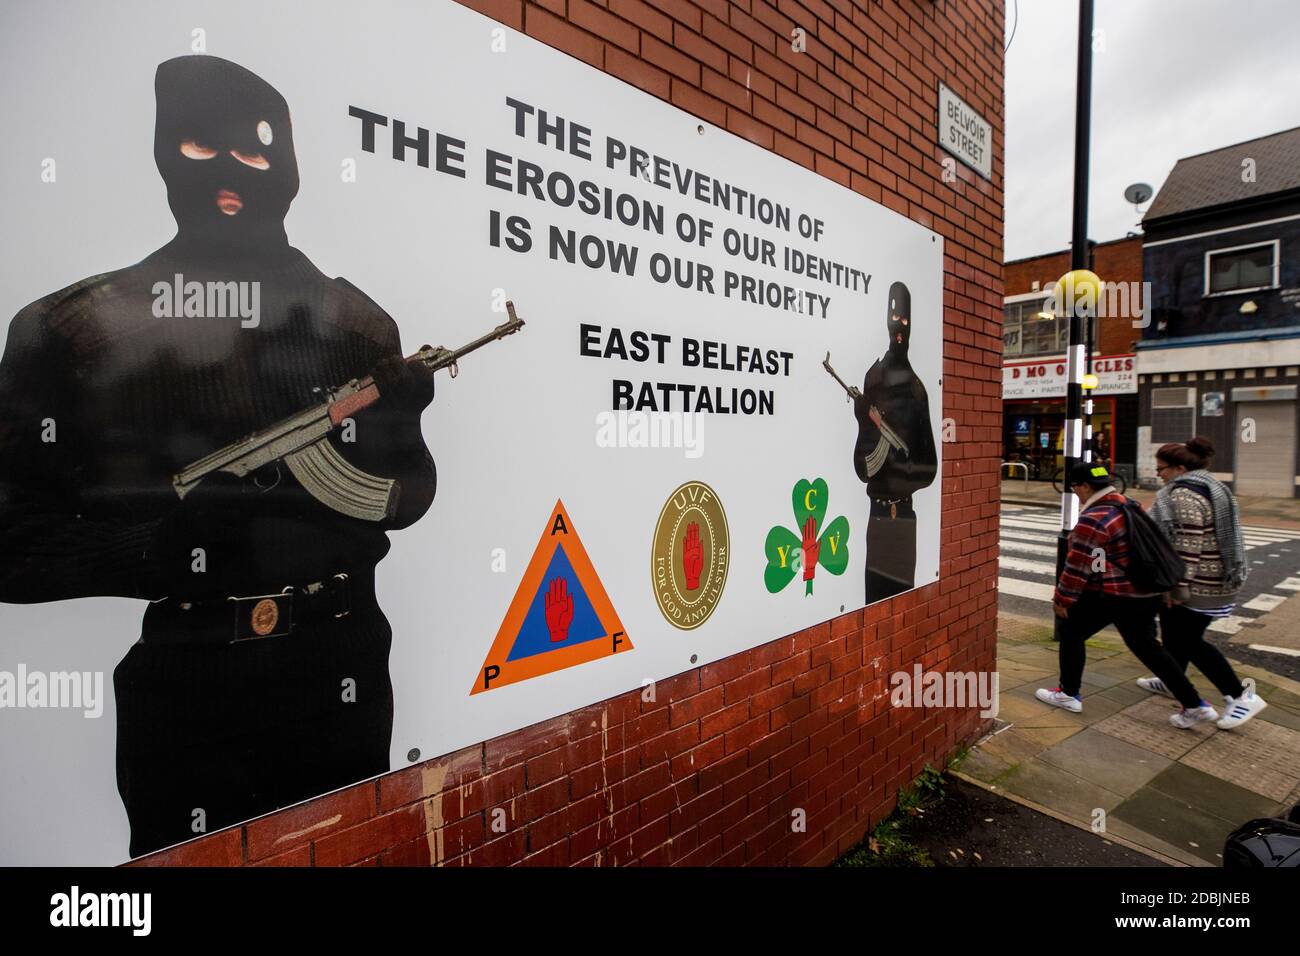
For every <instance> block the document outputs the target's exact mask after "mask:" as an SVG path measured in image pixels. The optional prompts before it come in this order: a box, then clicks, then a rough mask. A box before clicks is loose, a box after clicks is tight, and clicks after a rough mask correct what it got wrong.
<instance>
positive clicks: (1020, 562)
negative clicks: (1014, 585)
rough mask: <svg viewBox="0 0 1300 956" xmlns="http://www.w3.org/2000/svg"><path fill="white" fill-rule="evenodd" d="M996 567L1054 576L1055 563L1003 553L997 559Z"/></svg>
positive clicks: (1004, 569)
mask: <svg viewBox="0 0 1300 956" xmlns="http://www.w3.org/2000/svg"><path fill="white" fill-rule="evenodd" d="M998 568H999V570H1003V571H1023V572H1024V573H1025V574H1046V575H1049V576H1050V577H1053V578H1054V577H1056V565H1055V564H1047V563H1046V562H1044V561H1028V560H1026V559H1025V558H1013V557H1010V556H1008V555H1003V556H1002V557H1001V558H999V559H998Z"/></svg>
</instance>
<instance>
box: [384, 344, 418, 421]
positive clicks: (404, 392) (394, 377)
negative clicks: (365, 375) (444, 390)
mask: <svg viewBox="0 0 1300 956" xmlns="http://www.w3.org/2000/svg"><path fill="white" fill-rule="evenodd" d="M425 348H428V346H425ZM370 377H371V378H373V379H374V380H375V384H376V385H378V386H379V396H380V400H381V401H384V402H388V403H389V404H390V405H391V406H392V407H395V408H396V409H398V410H399V411H402V412H406V413H408V414H415V413H418V412H422V411H424V409H425V408H427V407H428V405H429V403H430V402H432V401H433V371H432V370H431V369H430V368H428V367H427V366H426V365H425V364H424V363H423V362H407V361H406V359H404V358H402V357H401V356H400V355H389V356H385V357H384V358H382V359H380V360H379V361H378V362H377V363H376V364H375V367H374V368H373V369H371V370H370Z"/></svg>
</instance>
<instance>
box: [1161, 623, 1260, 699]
mask: <svg viewBox="0 0 1300 956" xmlns="http://www.w3.org/2000/svg"><path fill="white" fill-rule="evenodd" d="M1213 620H1214V618H1212V617H1210V616H1209V615H1208V614H1202V613H1201V612H1200V611H1196V610H1193V609H1192V608H1190V607H1187V606H1185V605H1182V604H1173V605H1170V606H1168V607H1162V608H1161V609H1160V642H1161V643H1162V644H1164V646H1165V650H1167V651H1168V652H1169V656H1170V657H1172V658H1173V659H1174V660H1175V661H1176V662H1177V663H1178V666H1179V667H1180V668H1182V669H1183V670H1184V671H1185V670H1187V665H1188V664H1194V665H1195V666H1196V669H1197V670H1198V671H1200V672H1201V673H1202V674H1204V675H1205V676H1206V677H1208V678H1209V679H1210V681H1211V682H1212V683H1213V684H1214V686H1215V687H1217V688H1218V689H1219V693H1220V694H1223V695H1224V696H1225V697H1240V696H1241V695H1242V694H1243V693H1245V688H1244V687H1242V686H1241V680H1240V679H1238V677H1237V674H1236V672H1235V671H1233V669H1232V665H1231V664H1229V663H1228V659H1227V658H1226V657H1224V656H1223V654H1222V653H1221V652H1220V651H1219V649H1218V648H1217V647H1215V646H1214V645H1213V644H1211V643H1210V642H1209V641H1207V640H1206V639H1205V631H1206V629H1207V628H1208V627H1209V626H1210V622H1211V621H1213Z"/></svg>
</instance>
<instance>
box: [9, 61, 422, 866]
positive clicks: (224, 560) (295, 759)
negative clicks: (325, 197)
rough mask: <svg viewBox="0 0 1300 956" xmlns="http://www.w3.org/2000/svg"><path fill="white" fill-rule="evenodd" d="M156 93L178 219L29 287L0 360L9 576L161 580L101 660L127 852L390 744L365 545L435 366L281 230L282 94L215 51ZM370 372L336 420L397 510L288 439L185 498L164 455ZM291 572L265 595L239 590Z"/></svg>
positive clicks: (166, 71)
mask: <svg viewBox="0 0 1300 956" xmlns="http://www.w3.org/2000/svg"><path fill="white" fill-rule="evenodd" d="M155 93H156V97H157V106H158V112H157V123H156V128H155V136H154V159H155V161H156V162H157V166H158V171H159V172H160V173H161V174H162V178H163V181H164V182H165V183H166V185H167V199H168V203H169V204H170V206H171V209H172V213H173V215H174V216H175V218H176V225H177V233H176V237H175V238H174V239H172V240H171V241H170V242H168V243H167V244H166V245H165V246H163V247H162V248H161V249H159V250H158V251H157V252H154V253H153V254H151V255H150V256H148V257H147V258H146V259H144V260H143V261H142V262H140V263H138V264H136V265H134V266H130V267H128V268H125V269H121V270H118V271H116V272H108V273H105V274H103V275H97V276H93V277H91V278H88V279H83V280H82V281H80V282H77V283H75V284H73V285H70V286H68V287H67V288H66V289H62V290H60V291H58V292H55V293H53V294H52V295H48V296H46V297H45V298H43V299H40V300H39V301H37V302H34V303H32V304H31V305H29V306H28V307H27V308H25V309H23V310H22V311H21V312H20V313H19V314H18V315H17V317H15V318H14V319H13V321H12V323H11V324H10V327H9V337H8V342H7V345H6V348H5V352H4V358H3V360H0V600H3V601H7V602H16V603H33V602H38V601H60V600H66V599H69V598H79V597H88V596H95V595H115V596H120V597H128V598H138V599H141V600H148V601H150V602H152V603H150V604H149V605H148V606H147V607H146V608H145V610H144V619H143V622H142V625H141V630H140V640H139V642H138V643H136V644H135V645H134V646H132V647H131V649H130V651H129V652H128V653H127V654H126V656H125V657H124V658H123V660H122V661H121V663H120V664H119V665H118V667H117V669H116V670H115V672H114V674H113V685H114V690H115V692H116V701H117V777H118V790H119V791H120V793H121V796H122V800H123V802H124V803H125V805H126V811H127V816H128V818H129V820H130V824H131V854H132V855H133V856H135V855H139V854H141V853H145V852H148V851H150V850H154V849H158V848H160V847H163V846H166V845H169V844H172V843H177V842H179V841H182V840H185V839H189V838H191V837H193V836H194V835H195V833H197V832H203V831H204V830H207V831H211V830H216V829H218V828H220V827H224V826H228V825H230V824H233V823H237V822H239V821H242V820H245V819H248V818H250V817H253V816H256V815H258V814H261V813H265V812H267V811H270V810H273V809H275V808H277V807H281V806H285V805H287V804H291V803H294V802H297V801H300V800H303V799H306V798H308V797H311V796H314V795H317V794H321V793H325V792H327V791H329V790H333V789H336V788H338V787H341V786H343V785H345V784H348V783H351V782H354V781H357V780H360V779H363V778H366V777H370V776H374V775H376V774H379V773H383V772H384V771H386V770H388V748H389V740H390V737H391V734H392V717H393V698H392V687H391V684H390V682H389V675H388V651H389V645H390V642H391V638H392V631H391V630H390V628H389V625H388V622H387V620H386V619H385V617H384V615H383V612H382V611H381V610H380V609H379V606H378V605H377V604H376V602H375V590H374V580H375V565H376V563H377V562H378V561H379V560H380V559H381V558H383V556H384V555H385V554H386V553H387V551H388V548H389V542H388V537H387V535H386V534H385V532H387V531H390V530H393V529H398V528H403V527H406V526H407V525H410V524H411V523H413V522H414V521H416V520H417V519H419V518H420V516H421V515H423V514H424V512H425V511H426V510H427V509H428V508H429V506H430V504H431V503H432V501H433V496H434V487H435V473H434V465H433V460H432V458H431V457H430V455H429V452H428V450H427V449H426V448H425V445H424V441H423V438H422V435H421V432H420V413H421V411H422V410H423V409H424V408H425V407H426V406H427V405H428V404H429V402H430V401H432V399H433V378H432V373H430V372H428V371H427V370H426V369H424V368H423V367H422V366H408V365H406V364H405V363H404V362H403V361H402V359H401V355H402V348H401V343H400V341H399V339H398V331H397V326H396V325H395V324H394V322H393V320H392V319H391V318H390V317H389V316H388V315H387V314H386V313H385V312H384V310H383V309H381V308H380V307H379V306H378V305H376V304H375V303H374V302H372V301H371V300H370V299H369V298H367V297H366V295H365V294H363V293H362V292H360V291H358V290H357V289H356V288H354V287H353V286H351V285H349V284H348V282H347V281H345V280H344V279H331V278H329V277H327V276H325V275H323V274H322V273H321V272H320V270H318V269H317V268H316V267H315V266H314V265H313V264H312V263H311V261H310V260H309V259H308V258H307V257H306V256H304V255H303V254H302V253H301V252H299V251H298V250H297V249H295V248H294V247H293V246H291V245H290V244H289V241H288V238H287V237H286V235H285V230H284V218H285V214H286V213H287V212H288V210H289V204H290V202H292V201H293V198H294V196H295V195H296V193H297V192H298V167H297V162H296V160H295V157H294V150H293V129H292V126H291V124H290V118H289V108H288V106H287V104H286V103H285V100H284V98H283V97H282V96H281V95H280V94H279V93H278V92H276V90H275V89H274V88H273V87H271V86H270V85H269V84H267V83H266V82H265V81H263V80H262V79H261V78H260V77H258V76H256V75H255V74H253V73H250V72H249V71H248V70H246V69H244V68H243V67H240V66H237V65H236V64H234V63H230V62H228V61H226V60H222V59H219V58H217V57H211V56H184V57H179V58H177V59H173V60H168V61H167V62H165V63H163V64H162V65H161V66H159V67H158V72H157V76H156V78H155ZM132 201H136V200H132ZM64 227H65V228H66V229H68V230H75V229H76V228H78V224H77V223H71V222H69V223H66V224H65V226H64ZM182 277H183V278H182ZM176 282H183V283H186V284H188V283H191V282H199V283H209V282H222V283H245V284H249V283H251V284H252V285H244V286H243V287H242V288H243V289H244V290H246V291H247V292H250V293H251V290H252V289H254V288H256V289H257V290H258V295H257V298H256V300H255V301H256V302H257V305H258V313H257V316H256V317H255V318H250V317H249V316H248V315H247V314H235V315H211V314H207V310H206V309H205V308H204V307H203V306H204V302H203V301H201V300H200V301H196V303H195V305H196V308H194V309H185V310H182V311H181V313H180V314H179V315H178V314H177V313H176V311H175V310H174V309H171V308H168V307H167V304H166V299H165V298H163V297H164V296H166V297H171V296H172V293H171V292H170V291H169V290H170V288H171V287H172V286H173V284H174V283H176ZM159 284H162V285H159ZM156 285H157V286H158V288H157V289H155V286H156ZM164 286H165V288H164ZM227 288H234V287H227ZM251 298H252V296H251V294H250V295H247V296H246V297H245V303H246V304H247V303H248V301H249V300H250V299H251ZM207 301H208V302H211V301H212V300H211V299H210V298H209V299H208V300H207ZM218 311H221V310H218ZM247 311H248V310H245V313H246V312H247ZM186 312H198V313H201V314H189V315H187V314H185V313H186ZM366 374H373V375H374V376H375V379H376V381H377V382H378V383H379V385H380V391H381V393H382V398H381V400H380V401H379V402H378V403H377V404H376V405H374V406H372V407H371V408H369V409H367V410H366V411H363V412H360V413H359V414H358V415H357V416H356V418H355V420H354V424H355V427H354V428H353V429H352V435H351V436H350V437H351V438H352V441H347V440H345V437H347V436H342V435H341V434H340V432H336V433H335V436H339V437H335V436H331V438H330V440H331V441H332V442H334V443H335V447H336V450H337V451H338V452H339V453H340V454H341V455H343V457H344V458H346V459H347V460H348V461H349V462H350V463H351V464H353V465H355V466H356V467H358V468H360V469H362V470H364V471H366V472H369V473H371V474H374V475H379V476H384V477H387V478H394V479H396V480H397V481H398V483H399V486H400V497H399V505H398V508H397V512H396V514H395V516H394V517H393V518H391V519H390V520H388V521H384V522H368V521H363V520H359V519H356V518H350V517H346V516H344V515H342V514H340V513H338V512H336V511H333V510H331V509H329V508H327V507H326V506H325V505H323V504H321V503H319V502H317V501H316V500H315V499H314V498H312V497H311V496H310V495H309V494H308V493H307V492H306V491H305V490H304V489H303V488H302V487H301V486H300V485H299V484H298V483H297V482H296V481H295V480H294V478H293V476H292V475H291V474H290V473H289V471H288V469H287V468H286V467H284V465H283V464H282V463H280V464H276V465H270V466H267V468H265V469H263V470H262V471H259V472H256V473H254V474H253V475H250V476H249V477H248V478H243V479H241V478H236V477H234V476H231V475H227V474H220V473H219V474H214V475H212V476H210V477H208V478H206V479H205V480H204V481H203V482H202V483H201V484H200V485H199V486H198V487H197V488H196V489H195V490H194V491H192V492H191V493H190V494H189V495H187V496H186V497H185V499H184V500H183V501H179V500H178V499H177V496H176V493H175V492H174V491H173V489H172V487H171V476H172V475H173V474H174V473H175V472H177V471H179V470H180V469H182V468H183V467H185V466H186V465H188V464H190V463H192V462H194V461H196V460H197V459H199V458H202V457H203V456H204V455H207V454H209V453H210V452H212V451H214V450H216V449H218V448H221V447H223V446H225V445H228V444H230V443H231V442H234V441H236V440H238V439H240V438H243V437H244V436H246V435H248V434H250V433H252V432H255V431H258V430H260V429H263V428H265V427H267V426H268V425H271V424H273V423H275V422H277V421H279V420H280V419H283V418H285V417H287V416H289V415H290V414H293V413H295V412H298V411H300V410H302V409H304V408H307V407H309V406H311V405H313V404H316V403H318V402H320V401H322V399H323V397H324V396H323V394H322V392H321V391H318V390H328V389H330V388H332V387H334V386H337V385H340V384H342V383H344V382H346V381H348V380H349V379H352V378H354V377H359V376H364V375H366ZM282 594H287V595H290V598H288V599H286V598H284V597H281V598H278V599H277V600H276V601H274V602H272V603H273V604H274V605H275V608H274V613H272V612H271V610H270V609H268V607H267V606H266V605H265V604H263V602H260V601H258V600H247V598H250V597H254V598H256V597H257V596H263V597H264V596H266V595H282ZM259 604H262V605H263V606H262V609H261V611H260V612H259V613H260V614H261V617H260V619H258V620H251V617H250V616H251V615H253V612H254V609H255V608H257V607H258V605H259ZM272 618H274V619H275V625H274V626H273V627H272V626H270V625H271V620H272ZM91 628H93V625H91V624H89V623H88V630H89V629H91ZM268 630H269V631H271V632H272V633H271V634H269V635H267V636H260V632H265V631H268Z"/></svg>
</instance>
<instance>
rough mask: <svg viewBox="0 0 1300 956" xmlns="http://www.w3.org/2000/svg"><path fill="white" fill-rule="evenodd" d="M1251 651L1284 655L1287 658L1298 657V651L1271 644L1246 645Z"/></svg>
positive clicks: (1299, 654)
mask: <svg viewBox="0 0 1300 956" xmlns="http://www.w3.org/2000/svg"><path fill="white" fill-rule="evenodd" d="M1246 646H1247V647H1249V648H1250V649H1251V650H1252V651H1264V652H1265V653H1266V654H1285V655H1286V656H1287V657H1300V651H1297V650H1296V649H1295V648H1291V647H1274V646H1273V645H1272V644H1247V645H1246Z"/></svg>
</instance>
